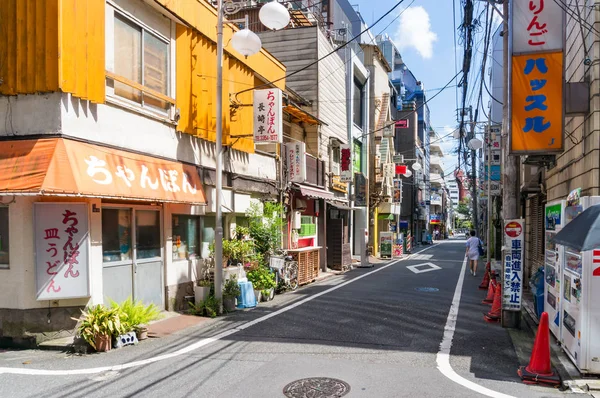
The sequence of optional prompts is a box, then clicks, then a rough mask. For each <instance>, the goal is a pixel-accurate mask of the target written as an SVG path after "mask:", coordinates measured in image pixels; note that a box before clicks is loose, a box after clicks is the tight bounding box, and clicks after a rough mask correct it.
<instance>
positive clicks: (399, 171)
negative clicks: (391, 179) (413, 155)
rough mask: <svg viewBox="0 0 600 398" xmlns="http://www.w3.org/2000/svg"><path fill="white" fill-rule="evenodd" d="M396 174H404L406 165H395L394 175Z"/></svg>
mask: <svg viewBox="0 0 600 398" xmlns="http://www.w3.org/2000/svg"><path fill="white" fill-rule="evenodd" d="M398 174H406V165H405V164H397V165H396V175H398Z"/></svg>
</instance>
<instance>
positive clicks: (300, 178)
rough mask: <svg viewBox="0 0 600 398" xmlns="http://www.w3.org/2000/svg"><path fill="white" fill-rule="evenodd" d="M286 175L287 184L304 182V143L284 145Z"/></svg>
mask: <svg viewBox="0 0 600 398" xmlns="http://www.w3.org/2000/svg"><path fill="white" fill-rule="evenodd" d="M285 147H286V152H287V153H286V160H287V173H288V181H289V182H304V181H306V154H305V148H306V144H305V143H304V142H293V143H288V144H285Z"/></svg>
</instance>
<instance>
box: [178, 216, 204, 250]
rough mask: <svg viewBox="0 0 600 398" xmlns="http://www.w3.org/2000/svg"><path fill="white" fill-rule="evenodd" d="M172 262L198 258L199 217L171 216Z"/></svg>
mask: <svg viewBox="0 0 600 398" xmlns="http://www.w3.org/2000/svg"><path fill="white" fill-rule="evenodd" d="M172 225H173V260H182V259H189V260H191V259H195V258H198V257H199V256H200V217H198V216H186V215H177V214H174V215H173V224H172Z"/></svg>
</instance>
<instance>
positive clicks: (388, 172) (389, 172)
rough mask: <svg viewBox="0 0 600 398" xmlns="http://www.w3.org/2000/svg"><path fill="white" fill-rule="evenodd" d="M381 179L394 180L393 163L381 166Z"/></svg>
mask: <svg viewBox="0 0 600 398" xmlns="http://www.w3.org/2000/svg"><path fill="white" fill-rule="evenodd" d="M383 178H394V163H385V164H384V165H383Z"/></svg>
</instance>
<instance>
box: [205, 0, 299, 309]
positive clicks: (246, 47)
mask: <svg viewBox="0 0 600 398" xmlns="http://www.w3.org/2000/svg"><path fill="white" fill-rule="evenodd" d="M225 6H226V7H224V6H223V0H217V98H216V100H217V108H216V118H217V125H216V135H217V137H216V146H215V152H216V169H217V178H216V181H215V212H216V215H215V297H216V298H217V299H219V300H221V299H222V298H223V212H222V209H221V198H222V196H223V17H224V15H223V14H225V13H227V14H228V15H231V14H235V13H237V12H239V11H240V7H239V3H233V2H232V1H230V0H229V1H226V2H225ZM265 7H268V8H267V9H266V10H263V8H265ZM282 8H283V11H285V12H283V11H282ZM258 18H259V19H260V21H261V22H262V23H263V24H264V25H265V26H266V27H267V28H269V29H283V28H285V27H286V26H287V25H288V24H289V22H290V15H289V13H288V12H287V9H286V8H285V7H284V6H282V5H281V4H279V3H277V2H275V1H273V2H271V3H267V4H265V5H264V6H262V8H261V10H260V11H259V13H258ZM244 22H245V24H246V26H245V29H242V30H240V31H238V32H235V34H234V35H233V37H232V38H231V45H232V46H233V48H234V49H235V50H236V51H238V52H239V53H240V54H242V55H243V56H245V57H248V56H250V55H253V54H256V53H257V52H259V51H260V48H261V41H260V38H259V37H258V36H257V35H256V34H255V33H254V32H252V31H250V30H249V29H248V17H246V18H245V20H244ZM220 302H221V303H222V300H221V301H220ZM221 305H222V304H219V307H221ZM219 309H221V308H219Z"/></svg>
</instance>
